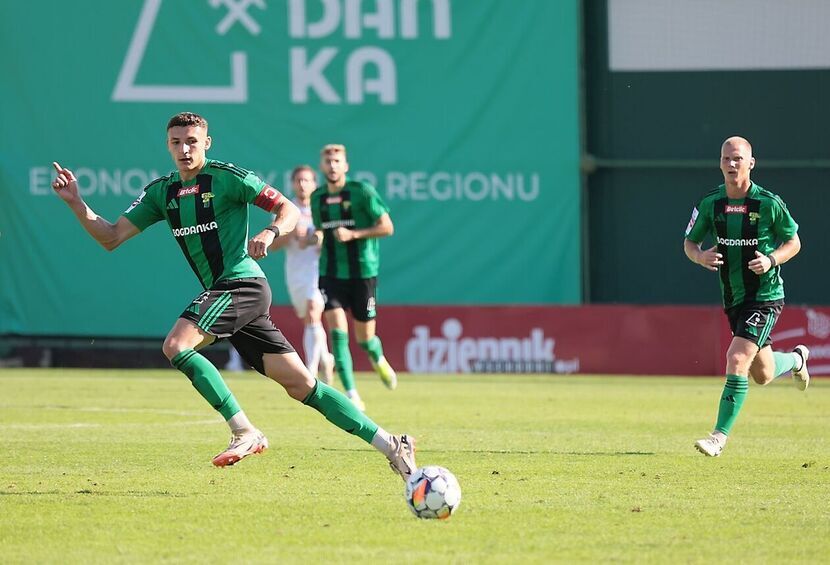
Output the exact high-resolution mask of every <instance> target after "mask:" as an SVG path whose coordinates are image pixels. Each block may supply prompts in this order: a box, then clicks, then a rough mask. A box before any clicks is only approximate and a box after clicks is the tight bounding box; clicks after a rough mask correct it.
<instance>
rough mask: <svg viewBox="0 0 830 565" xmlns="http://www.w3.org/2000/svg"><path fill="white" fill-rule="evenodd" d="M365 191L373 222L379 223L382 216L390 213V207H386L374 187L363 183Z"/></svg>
mask: <svg viewBox="0 0 830 565" xmlns="http://www.w3.org/2000/svg"><path fill="white" fill-rule="evenodd" d="M363 190H364V192H365V194H366V202H367V206H366V208H367V210H368V212H369V216H371V217H372V219H373V220H375V221H377V220H378V219H379V218H380V217H381V216H383V215H384V214H388V213H389V206H387V205H386V202H384V201H383V198H381V197H380V194H378V191H377V190H376V189H375V187H374V186H372V185H370V184H365V183H363Z"/></svg>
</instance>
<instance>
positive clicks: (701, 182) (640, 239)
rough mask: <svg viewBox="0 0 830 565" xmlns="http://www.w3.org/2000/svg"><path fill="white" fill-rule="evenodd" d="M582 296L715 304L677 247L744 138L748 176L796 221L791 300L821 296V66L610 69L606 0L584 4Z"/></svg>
mask: <svg viewBox="0 0 830 565" xmlns="http://www.w3.org/2000/svg"><path fill="white" fill-rule="evenodd" d="M584 6H585V7H584V10H585V12H584V15H585V17H584V35H583V38H584V65H585V67H584V73H585V81H584V84H585V92H584V94H585V106H584V111H585V123H586V126H585V146H586V152H587V153H588V154H589V155H591V156H593V157H595V158H596V159H594V160H593V162H595V163H596V164H597V165H598V166H597V167H596V170H595V171H594V172H592V173H590V174H588V175H587V177H586V178H587V181H586V201H587V216H588V225H589V229H588V232H589V233H588V243H587V252H588V263H589V269H588V274H587V276H588V277H589V278H588V281H587V283H588V284H587V288H588V292H587V296H586V299H587V301H590V302H633V303H681V304H687V303H719V300H720V294H719V291H718V284H717V281H716V280H715V278H714V277H713V276H712V275H711V274H710V273H708V272H707V271H705V270H704V269H702V268H700V267H697V266H695V265H693V264H692V263H690V262H689V261H688V260H687V259H686V258H685V255H684V254H683V249H682V242H683V233H684V230H685V228H686V224H687V223H688V220H689V216H690V214H691V209H692V206H693V205H694V204H695V203H696V201H697V199H698V198H699V197H700V196H701V195H702V194H703V193H705V192H707V191H708V190H710V189H711V188H714V187H715V186H717V185H719V184H721V183H722V181H723V178H722V176H721V174H720V171H719V169H718V157H719V151H720V144H721V142H722V141H723V140H724V139H725V138H726V137H728V136H730V135H742V136H744V137H747V138H748V139H749V140H750V141H751V142H752V144H753V146H754V152H755V157H756V159H757V166H756V168H755V170H754V171H753V176H752V178H753V180H754V181H755V182H757V183H758V184H760V185H761V186H763V187H765V188H767V189H769V190H772V191H773V192H775V193H777V194H779V195H780V196H781V197H782V198H783V199H784V200H785V201H786V202H787V204H788V206H789V208H790V211H791V212H792V214H793V216H794V217H795V219H796V221H798V223H799V224H800V226H801V229H800V230H799V234H800V236H801V239H802V243H803V248H802V252H801V253H800V254H799V255H798V256H797V257H796V258H795V259H794V260H793V261H792V262H791V263H789V264H787V266H786V267H785V268H784V271H783V274H784V280H785V285H786V292H787V298H788V302H790V303H792V304H796V303H810V304H828V303H830V300H828V293H827V291H826V289H827V286H828V285H827V280H828V278H830V260H828V259H830V241H829V240H830V238H828V237H827V235H826V233H825V230H824V227H825V225H826V224H827V223H828V221H827V219H826V216H827V214H828V206H827V204H828V198H827V192H828V189H830V183H828V180H830V174H829V173H830V138H829V137H828V133H827V132H828V129H830V109H829V108H828V106H827V103H828V102H827V95H828V94H830V72H828V71H780V72H772V71H765V72H735V71H724V72H654V73H631V72H611V71H610V70H609V68H608V52H607V51H608V49H607V41H606V31H607V17H606V10H605V2H604V1H598V2H584Z"/></svg>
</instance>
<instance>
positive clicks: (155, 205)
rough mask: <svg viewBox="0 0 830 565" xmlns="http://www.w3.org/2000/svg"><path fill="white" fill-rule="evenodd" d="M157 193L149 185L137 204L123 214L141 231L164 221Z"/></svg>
mask: <svg viewBox="0 0 830 565" xmlns="http://www.w3.org/2000/svg"><path fill="white" fill-rule="evenodd" d="M157 192H158V191H157V190H153V185H152V184H150V185H148V186H147V187H146V188H145V189H144V191H143V192H142V193H141V194H140V195H139V196H138V198H136V200H135V202H133V203H132V204H131V205H130V207H129V208H127V209H126V210H125V211H124V213H123V214H122V215H123V216H124V217H125V218H127V219H128V220H130V223H132V224H133V225H134V226H135V227H137V228H138V229H139V230H140V231H144V230H146V229H147V228H148V227H150V226H152V225H153V224H155V223H156V222H160V221H161V220H163V219H164V213H163V212H162V209H161V207H160V206H159V201H158V195H157V194H156V193H157Z"/></svg>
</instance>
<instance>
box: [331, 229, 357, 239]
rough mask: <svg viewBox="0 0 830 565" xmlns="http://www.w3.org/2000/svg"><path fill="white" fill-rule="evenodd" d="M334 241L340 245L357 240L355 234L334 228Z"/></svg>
mask: <svg viewBox="0 0 830 565" xmlns="http://www.w3.org/2000/svg"><path fill="white" fill-rule="evenodd" d="M334 239H336V240H337V241H339V242H340V243H348V242H350V241H352V240H353V239H355V237H354V232H353V231H352V230H348V229H346V228H343V227H340V228H334Z"/></svg>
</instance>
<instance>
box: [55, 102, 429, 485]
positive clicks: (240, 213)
mask: <svg viewBox="0 0 830 565" xmlns="http://www.w3.org/2000/svg"><path fill="white" fill-rule="evenodd" d="M210 145H211V138H210V136H209V135H208V123H207V121H206V120H205V119H204V118H203V117H201V116H199V115H198V114H194V113H191V112H183V113H180V114H176V115H175V116H173V117H172V118H171V119H170V121H169V122H168V124H167V149H168V151H169V152H170V156H171V157H172V158H173V162H174V163H175V165H176V170H175V171H173V172H172V173H170V174H168V175H166V176H163V177H161V178H158V179H156V180H154V181H153V182H151V183H150V184H149V185H147V187H145V189H144V191H143V192H142V193H141V195H140V196H139V197H138V199H137V200H136V201H135V202H133V204H132V205H131V206H130V207H129V208H128V209H127V210H126V211H125V212H124V214H123V215H122V216H121V217H120V218H118V220H117V221H116V222H115V223H114V224H113V223H110V222H108V221H107V220H106V219H104V218H102V217H101V216H99V215H98V214H96V213H95V212H94V211H92V209H91V208H90V207H89V206H87V204H86V203H85V202H84V200H83V198H82V197H81V195H80V194H79V192H78V185H77V181H76V179H75V175H74V174H73V173H72V171H71V170H69V169H66V168H63V167H61V166H60V165H59V164H58V163H54V167H55V170H56V172H57V176H56V178H55V180H54V181H53V183H52V187H53V188H54V190H55V192H56V193H57V195H58V196H59V197H60V198H61V199H62V200H63V201H64V202H66V204H67V205H68V206H69V208H70V210H72V212H73V213H74V214H75V216H76V217H77V218H78V220H79V222H80V223H81V225H82V226H83V228H84V229H85V230H86V231H87V232H88V233H89V234H90V235H91V236H92V237H93V238H94V239H95V240H96V241H98V243H100V244H101V245H102V246H103V247H104V248H106V249H107V250H110V251H111V250H113V249H115V248H117V247H118V246H119V245H121V244H122V243H124V242H125V241H127V240H128V239H130V238H131V237H133V236H135V235H138V234H139V233H141V232H142V231H144V230H145V229H146V228H148V227H150V226H151V225H152V224H154V223H157V222H162V221H163V222H165V223H166V224H167V226H168V228H169V230H170V232H171V235H172V236H173V238H174V240H175V241H176V243H177V244H178V245H179V247H180V248H181V251H182V253H183V254H184V256H185V259H186V260H187V262H188V263H189V264H190V267H191V268H192V269H193V271H194V273H195V274H196V276H197V278H198V279H199V282H200V283H201V285H202V287H203V289H204V290H203V292H200V293H199V294H198V295H197V296H196V298H194V299H193V300H192V301H191V302H190V304H189V305H188V306H187V307H186V308H185V310H184V311H183V312H182V313H181V314H180V316H179V318H178V320H177V321H176V323H175V324H174V325H173V328H172V329H171V330H170V332H169V333H168V334H167V337H166V339H165V340H164V345H163V346H162V350H163V351H164V354H165V355H166V356H167V358H168V359H169V360H170V362H171V364H172V365H173V366H174V367H175V368H176V369H178V370H179V371H181V372H182V373H184V374H185V375H187V377H188V379H190V381H191V383H192V384H193V387H194V388H196V390H197V391H198V392H199V394H201V395H202V397H203V398H204V399H205V400H206V401H207V402H208V403H209V404H210V405H211V406H212V407H213V408H214V409H215V410H216V411H217V412H219V413H220V414H221V415H222V417H223V418H224V419H225V420H226V422H227V424H228V427H229V428H230V430H231V441H230V444H229V445H228V447H227V449H225V450H224V451H222V452H221V453H219V454H218V455H217V456H216V457H214V458H213V464H214V465H216V466H217V467H225V466H228V465H233V464H235V463H237V462H238V461H240V460H241V459H243V458H244V457H247V456H248V455H251V454H254V453H261V452H262V451H263V450H265V449H266V448H267V447H268V440H267V439H266V438H265V435H264V434H263V433H262V432H261V431H259V430H258V429H257V428H256V427H254V425H253V424H252V423H251V422H250V421H249V420H248V417H247V416H246V415H245V412H243V411H242V409H241V408H240V406H239V403H238V402H237V400H236V398H235V397H234V395H233V394H232V393H231V391H230V390H229V389H228V387H227V385H226V384H225V382H224V380H223V379H222V376H221V375H220V374H219V371H218V370H217V369H216V367H215V366H214V365H213V364H212V363H211V362H210V361H209V360H208V359H207V358H205V357H204V356H202V355H201V354H199V353H198V351H199V349H201V348H202V347H206V346H208V345H210V344H211V343H214V342H216V340H217V339H224V338H227V339H229V340H230V342H231V343H232V344H233V345H234V347H236V349H237V350H238V351H239V353H240V354H241V355H242V357H243V358H244V359H245V361H247V362H248V363H249V364H250V365H251V366H252V367H254V368H255V369H256V370H257V371H259V372H260V373H262V374H263V375H265V376H267V377H269V378H270V379H272V380H274V381H276V382H277V383H279V384H280V385H282V386H283V387H284V388H285V390H286V392H287V393H288V395H289V396H291V398H293V399H295V400H298V401H300V402H302V403H303V404H306V405H308V406H310V407H312V408H314V409H315V410H317V411H318V412H320V413H321V414H323V415H324V416H325V417H326V419H328V420H329V421H330V422H332V423H333V424H334V425H336V426H337V427H339V428H341V429H342V430H344V431H346V432H348V433H351V434H354V435H356V436H358V437H360V438H361V439H363V440H364V441H366V442H367V443H370V444H371V445H372V446H373V447H375V448H376V449H377V450H378V451H380V452H381V453H383V454H384V455H385V456H386V458H387V459H388V460H389V464H390V466H391V467H392V469H393V470H394V471H396V472H397V473H398V474H399V475H401V477H403V478H404V479H406V478H407V477H408V476H409V475H410V474H411V473H412V472H413V471H414V470H415V469H416V465H415V445H414V439H413V438H411V437H409V436H407V435H399V436H395V435H391V434H389V433H388V432H386V431H385V430H383V428H380V427H378V425H377V424H375V423H374V422H373V421H372V420H371V419H369V418H368V417H367V416H366V415H364V414H363V413H362V412H360V411H359V410H357V409H356V407H355V406H354V405H353V404H352V403H351V402H350V401H349V400H348V399H347V398H346V397H345V396H344V395H343V394H341V393H340V392H338V391H337V390H335V389H333V388H331V387H330V386H328V385H326V384H324V383H322V382H320V381H318V380H317V379H315V378H314V377H313V376H312V375H311V374H310V373H309V372H308V370H307V369H306V367H305V365H304V364H303V362H302V360H301V359H300V357H299V355H297V353H296V352H295V351H294V348H293V347H292V346H291V344H290V343H288V341H287V340H286V339H285V338H284V337H283V335H282V332H280V330H279V329H277V328H276V327H275V326H274V324H273V322H272V321H271V318H270V315H269V309H270V307H271V290H270V287H269V286H268V281H267V280H266V278H265V275H264V273H263V271H262V269H261V268H260V267H259V265H258V264H257V262H256V261H255V260H258V259H261V258H263V257H265V256H266V254H267V249H268V246H269V245H271V243H273V241H274V239H275V238H276V237H277V236H279V234H280V233H288V232H291V231H292V230H293V229H294V226H295V225H296V223H297V219H298V217H299V211H298V210H297V207H296V206H295V205H294V204H292V203H291V201H290V200H288V199H287V198H284V197H283V195H282V194H281V193H280V192H279V191H278V190H277V189H275V188H273V187H271V186H269V185H267V184H266V183H265V182H263V181H262V180H261V179H260V178H259V177H257V176H256V175H255V174H254V173H252V172H249V171H247V170H245V169H242V168H239V167H237V166H235V165H233V164H230V163H224V162H221V161H215V160H212V159H207V157H206V152H207V150H208V149H209V148H210ZM249 204H253V205H255V206H258V207H260V208H262V209H264V210H265V211H267V212H270V213H272V214H274V217H273V220H272V222H271V224H270V225H268V226H266V227H265V228H263V229H262V230H261V231H260V232H259V233H257V234H256V235H255V236H254V237H253V238H252V239H250V240H249V241H248V205H249ZM246 242H247V244H246ZM161 291H162V290H159V292H161Z"/></svg>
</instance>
